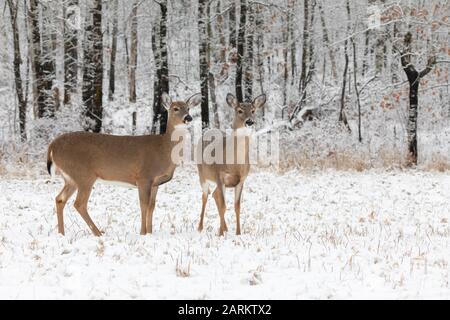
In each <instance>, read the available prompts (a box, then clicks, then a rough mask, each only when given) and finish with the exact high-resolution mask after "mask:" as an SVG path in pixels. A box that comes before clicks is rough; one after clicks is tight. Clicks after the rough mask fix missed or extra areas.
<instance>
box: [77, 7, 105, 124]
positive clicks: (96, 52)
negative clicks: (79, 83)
mask: <svg viewBox="0 0 450 320" xmlns="http://www.w3.org/2000/svg"><path fill="white" fill-rule="evenodd" d="M88 10H89V12H88V14H87V15H86V34H85V41H84V60H83V87H82V98H83V105H84V108H85V109H84V110H85V111H84V113H85V116H86V117H87V119H88V120H89V121H87V124H86V126H85V129H86V130H88V131H93V132H100V131H101V129H102V121H103V32H102V0H94V1H93V4H92V7H89V8H88Z"/></svg>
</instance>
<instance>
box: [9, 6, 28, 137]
mask: <svg viewBox="0 0 450 320" xmlns="http://www.w3.org/2000/svg"><path fill="white" fill-rule="evenodd" d="M7 4H8V6H9V16H10V20H11V29H12V33H13V47H14V61H13V64H14V84H15V86H16V95H17V101H18V104H19V130H20V138H21V140H22V141H25V140H26V139H27V132H26V112H27V102H26V99H25V96H24V92H23V86H22V76H21V73H20V65H21V64H22V58H21V55H20V38H19V27H18V24H17V15H18V11H19V10H18V7H19V1H18V0H17V1H15V2H14V1H13V0H7Z"/></svg>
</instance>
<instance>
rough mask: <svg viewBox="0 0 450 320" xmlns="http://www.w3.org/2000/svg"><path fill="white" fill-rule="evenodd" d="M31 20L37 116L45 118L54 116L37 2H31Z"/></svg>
mask: <svg viewBox="0 0 450 320" xmlns="http://www.w3.org/2000/svg"><path fill="white" fill-rule="evenodd" d="M29 14H30V20H31V27H32V41H33V51H34V52H33V59H34V69H35V75H34V78H35V79H36V91H37V99H36V100H37V102H36V103H37V116H38V118H43V117H46V116H48V115H49V114H52V112H51V110H47V104H46V102H47V101H48V99H47V96H48V93H47V91H46V90H45V83H44V80H45V75H44V68H43V59H42V52H41V31H40V23H39V8H38V1H37V0H30V11H29Z"/></svg>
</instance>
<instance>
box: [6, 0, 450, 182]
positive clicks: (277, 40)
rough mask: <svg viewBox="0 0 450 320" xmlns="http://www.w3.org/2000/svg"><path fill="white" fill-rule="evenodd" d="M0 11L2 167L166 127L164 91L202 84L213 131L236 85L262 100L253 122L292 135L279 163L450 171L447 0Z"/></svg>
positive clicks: (239, 92)
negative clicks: (94, 138) (77, 135)
mask: <svg viewBox="0 0 450 320" xmlns="http://www.w3.org/2000/svg"><path fill="white" fill-rule="evenodd" d="M0 8H1V16H0V119H1V122H0V173H8V172H16V173H19V172H22V171H23V168H24V167H26V168H30V167H37V168H39V170H40V171H39V172H42V173H43V172H44V170H45V166H43V165H42V163H43V160H44V157H45V151H46V147H47V145H48V142H49V141H50V140H51V139H52V138H54V137H55V136H56V135H58V134H60V133H62V132H67V131H74V130H90V131H95V132H104V133H114V134H149V133H152V134H157V133H160V132H163V131H164V130H165V121H166V114H165V111H164V108H162V106H161V103H160V96H161V93H162V92H164V91H167V92H170V94H171V96H172V97H173V98H174V99H177V98H179V99H185V98H187V97H188V96H189V95H191V94H193V93H196V92H202V94H203V96H204V101H203V102H202V105H201V108H197V109H196V110H193V112H192V113H193V115H194V119H196V121H201V122H202V125H203V127H205V128H206V127H220V128H228V127H230V125H231V121H232V120H231V119H232V114H233V113H232V110H231V109H230V108H228V107H226V104H225V96H226V94H227V93H228V92H231V93H233V94H235V95H236V97H237V98H238V99H239V100H241V101H242V100H249V99H251V97H254V96H256V95H258V94H260V93H262V92H264V93H266V94H267V96H268V103H267V105H266V107H265V108H264V109H263V110H261V111H259V112H260V114H258V123H257V129H264V130H267V131H270V130H279V131H280V136H281V147H282V149H281V160H282V161H281V168H289V167H292V166H295V167H303V168H319V169H322V168H328V167H331V168H337V169H356V170H364V169H368V168H373V167H383V168H392V167H400V168H403V167H407V166H415V165H418V166H419V167H420V168H423V169H437V170H441V171H442V170H446V169H448V168H449V167H450V159H449V154H450V153H449V146H450V95H449V85H450V84H449V63H450V36H449V35H450V28H449V24H450V18H449V15H450V4H449V3H448V1H445V0H435V1H420V0H414V1H413V0H411V1H409V0H400V1H384V0H368V1H354V0H338V1H325V0H314V1H311V0H305V1H301V0H284V1H272V0H271V1H269V0H260V1H252V0H240V1H239V0H210V1H207V0H199V1H186V0H179V1H174V0H158V1H157V0H133V1H122V0H110V1H102V0H45V1H44V0H0ZM419 84H420V86H419ZM410 88H411V90H410ZM417 97H418V102H417V101H416V100H417V99H416V98H417ZM24 164H25V166H24Z"/></svg>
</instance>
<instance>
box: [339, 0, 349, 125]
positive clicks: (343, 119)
mask: <svg viewBox="0 0 450 320" xmlns="http://www.w3.org/2000/svg"><path fill="white" fill-rule="evenodd" d="M345 7H346V10H347V17H348V20H347V21H348V22H347V34H350V3H349V0H347V1H346V6H345ZM344 59H345V64H344V72H343V75H342V90H341V109H340V111H339V122H342V123H343V124H344V126H345V127H346V128H347V129H348V131H350V126H349V124H348V120H347V115H346V114H345V100H346V99H345V88H346V85H347V72H348V63H349V57H348V39H347V38H346V39H345V41H344Z"/></svg>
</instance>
